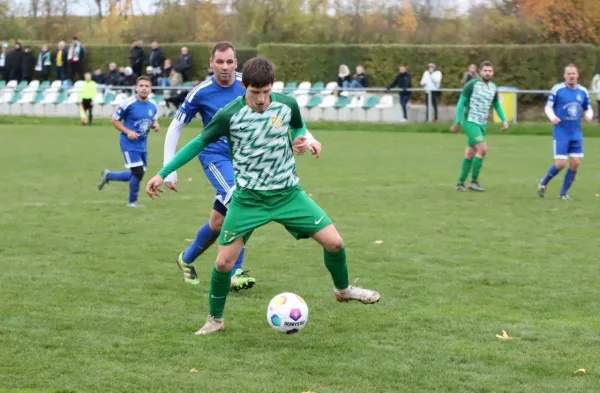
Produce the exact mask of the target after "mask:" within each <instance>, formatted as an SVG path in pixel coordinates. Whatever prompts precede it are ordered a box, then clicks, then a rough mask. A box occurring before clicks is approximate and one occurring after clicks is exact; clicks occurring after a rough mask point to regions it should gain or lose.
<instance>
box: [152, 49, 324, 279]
mask: <svg viewBox="0 0 600 393" xmlns="http://www.w3.org/2000/svg"><path fill="white" fill-rule="evenodd" d="M209 63H210V66H211V68H212V70H213V72H214V75H213V76H211V77H210V78H209V79H207V80H205V81H204V82H202V83H200V84H199V85H198V86H196V87H195V88H194V89H193V90H192V91H190V93H189V94H188V96H187V97H186V99H185V101H184V103H183V104H182V105H181V107H180V108H179V110H178V111H177V113H176V114H175V118H174V119H173V121H172V122H171V125H170V126H169V130H168V131H167V135H166V139H165V150H164V165H166V164H167V163H168V162H169V161H171V159H172V158H173V157H174V156H175V152H176V150H177V142H178V141H179V136H180V135H181V130H182V129H183V127H184V126H185V125H187V124H189V123H190V121H192V119H193V118H194V117H195V116H196V115H197V114H198V113H199V114H200V116H201V117H202V123H203V124H204V126H206V125H207V124H208V123H209V122H210V120H211V119H212V118H213V116H214V115H215V114H216V113H217V111H218V110H219V109H221V108H223V107H224V106H226V105H227V104H229V103H230V102H232V101H233V100H235V99H236V98H238V97H240V96H243V95H244V94H245V89H244V87H243V86H242V83H241V80H242V76H241V74H240V73H237V72H235V70H236V68H237V59H236V56H235V48H234V47H233V45H232V44H231V43H229V42H219V43H217V44H216V45H215V46H214V47H213V49H212V53H211V58H210V59H209ZM307 138H308V142H309V144H310V147H309V148H310V150H311V152H312V153H313V154H315V155H318V154H320V151H321V145H320V144H319V143H318V142H317V141H316V140H314V138H312V136H311V135H310V134H308V133H307ZM198 158H199V160H200V164H201V165H202V168H203V169H204V173H205V174H206V177H207V178H208V180H209V181H210V183H211V184H212V186H213V187H214V189H215V191H216V196H215V200H214V203H213V210H212V212H211V214H210V219H209V221H208V222H206V223H205V224H204V225H202V227H200V229H199V230H198V232H197V234H196V238H195V239H194V241H193V242H192V244H191V245H190V246H189V247H188V248H187V249H186V250H185V251H184V252H182V253H180V254H179V256H178V259H177V264H178V266H179V268H180V269H181V270H182V271H183V277H184V280H185V282H188V283H191V284H194V285H196V284H198V283H200V280H199V279H198V275H197V274H196V269H195V268H194V266H193V263H194V261H195V260H196V258H198V256H200V254H202V253H203V252H204V251H206V249H207V248H208V247H210V245H211V244H213V243H214V241H215V240H216V239H217V237H218V236H219V233H220V231H221V227H222V226H223V220H224V219H225V215H226V214H227V206H228V205H229V199H230V198H231V195H232V193H233V188H234V184H235V183H234V176H233V165H232V163H231V159H230V157H229V146H228V144H227V139H226V138H221V139H220V140H219V141H217V142H215V143H213V144H211V145H209V146H208V147H207V148H206V149H204V150H203V151H202V152H201V153H200V154H199V156H198ZM165 184H166V186H167V187H168V188H169V189H171V190H173V191H177V173H175V172H173V173H172V174H170V175H169V176H167V178H166V179H165ZM244 254H245V249H242V252H241V253H240V255H239V258H238V260H237V262H236V264H235V266H234V268H233V270H232V271H231V272H232V276H231V287H232V289H234V290H240V289H249V288H252V287H253V286H254V284H255V283H256V280H255V279H254V278H253V277H250V276H249V275H248V273H247V272H246V271H245V270H244V269H243V261H244Z"/></svg>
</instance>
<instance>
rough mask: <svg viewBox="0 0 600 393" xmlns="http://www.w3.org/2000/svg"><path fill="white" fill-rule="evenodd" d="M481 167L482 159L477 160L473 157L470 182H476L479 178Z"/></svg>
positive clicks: (477, 158)
mask: <svg viewBox="0 0 600 393" xmlns="http://www.w3.org/2000/svg"><path fill="white" fill-rule="evenodd" d="M482 165H483V158H479V157H477V156H475V157H473V174H472V175H471V181H472V182H477V179H478V178H479V172H480V171H481V166H482Z"/></svg>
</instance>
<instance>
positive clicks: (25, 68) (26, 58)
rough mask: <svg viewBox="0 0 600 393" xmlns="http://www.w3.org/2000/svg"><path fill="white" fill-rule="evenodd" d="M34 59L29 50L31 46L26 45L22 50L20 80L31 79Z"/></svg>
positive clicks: (28, 80) (29, 80)
mask: <svg viewBox="0 0 600 393" xmlns="http://www.w3.org/2000/svg"><path fill="white" fill-rule="evenodd" d="M35 63H36V59H35V57H34V56H33V52H31V48H29V47H28V46H26V47H25V49H24V50H23V57H21V80H25V81H27V83H29V82H31V80H32V79H33V69H34V68H35Z"/></svg>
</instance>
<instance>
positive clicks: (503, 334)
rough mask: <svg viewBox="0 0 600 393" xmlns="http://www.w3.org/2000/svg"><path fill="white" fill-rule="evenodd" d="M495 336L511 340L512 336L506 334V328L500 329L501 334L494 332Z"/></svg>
mask: <svg viewBox="0 0 600 393" xmlns="http://www.w3.org/2000/svg"><path fill="white" fill-rule="evenodd" d="M496 337H498V338H501V339H502V340H512V337H511V336H509V335H508V334H506V330H502V335H499V334H496Z"/></svg>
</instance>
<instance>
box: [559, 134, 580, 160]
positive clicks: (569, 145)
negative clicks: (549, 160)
mask: <svg viewBox="0 0 600 393" xmlns="http://www.w3.org/2000/svg"><path fill="white" fill-rule="evenodd" d="M552 149H553V152H554V159H556V160H566V159H567V158H569V157H575V158H582V157H583V140H581V139H563V138H560V139H556V138H555V139H554V141H553V143H552Z"/></svg>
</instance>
